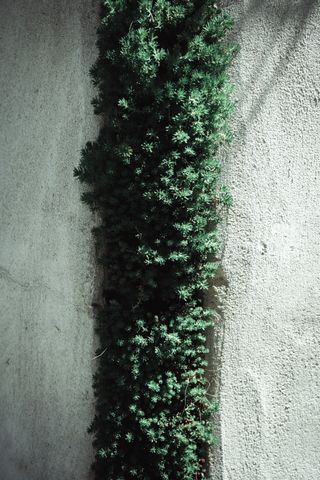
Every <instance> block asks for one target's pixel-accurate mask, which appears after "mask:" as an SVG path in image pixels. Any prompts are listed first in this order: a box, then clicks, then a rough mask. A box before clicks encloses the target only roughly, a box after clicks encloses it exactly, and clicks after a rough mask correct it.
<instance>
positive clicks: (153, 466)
mask: <svg viewBox="0 0 320 480" xmlns="http://www.w3.org/2000/svg"><path fill="white" fill-rule="evenodd" d="M231 27H232V20H231V18H230V17H229V16H228V15H227V14H226V13H224V12H223V11H222V10H221V9H220V8H219V7H218V6H217V5H216V4H215V3H214V2H213V1H210V0H208V1H206V0H104V1H103V2H102V8H101V23H100V27H99V30H98V48H99V57H98V60H97V62H96V63H95V65H94V66H93V68H92V72H91V73H92V77H93V79H94V83H95V85H96V87H97V91H98V95H97V98H95V100H94V102H93V103H94V108H95V113H96V114H98V115H101V116H102V119H103V124H104V126H103V128H102V129H101V131H100V134H99V136H98V138H97V140H96V141H95V142H91V143H87V145H86V147H85V148H84V149H83V152H82V158H81V162H80V165H79V167H78V168H76V169H75V175H76V176H77V177H78V178H79V180H80V181H81V182H85V183H86V184H88V185H89V186H90V188H89V190H88V191H87V192H86V193H84V194H83V201H84V202H86V203H87V204H89V205H90V207H91V208H92V209H93V210H97V211H98V212H99V214H100V217H101V225H100V226H99V227H98V228H95V229H94V234H95V236H96V238H97V242H98V245H100V247H101V248H100V251H103V252H104V253H103V254H101V255H100V257H99V261H100V263H101V264H102V265H103V268H104V270H105V272H106V277H107V285H106V286H105V288H104V291H103V305H102V306H101V307H100V308H99V309H97V314H96V315H97V325H98V333H99V338H100V342H101V348H100V349H99V351H98V352H97V355H98V358H97V361H98V362H99V366H98V369H97V373H96V375H95V381H94V388H95V393H96V416H95V419H94V421H93V424H92V427H91V431H92V432H93V433H94V434H95V441H94V444H95V446H96V450H97V455H96V460H95V463H94V469H95V472H96V479H97V480H102V479H103V480H129V479H140V480H180V479H181V480H200V479H205V478H206V476H207V475H206V465H205V458H206V451H207V448H208V446H209V445H210V444H212V443H213V442H214V440H215V439H214V434H213V427H212V414H213V412H214V410H215V408H216V407H215V404H214V403H213V402H212V401H211V400H210V396H209V395H208V381H207V379H206V367H207V361H206V354H207V349H206V332H207V330H208V328H209V327H210V326H211V325H212V318H213V312H212V311H211V310H210V309H209V308H206V307H205V306H204V304H203V294H204V292H205V291H206V289H207V287H208V281H209V280H210V279H211V278H212V277H213V276H214V273H215V271H216V269H217V262H216V261H215V258H216V256H217V254H218V252H219V248H220V246H219V237H218V233H217V225H218V223H219V220H220V217H221V209H222V207H223V206H224V205H228V204H229V203H230V196H229V194H228V192H227V190H226V189H225V188H223V187H220V186H219V185H220V183H219V174H220V163H219V161H218V159H217V149H218V147H219V146H220V145H221V144H222V143H223V142H225V141H228V139H229V138H230V133H229V130H228V117H229V114H230V112H231V110H232V104H231V101H230V98H229V93H230V85H229V81H228V76H227V74H226V69H227V67H228V65H229V64H230V62H231V60H232V57H233V54H234V52H235V47H234V46H233V45H231V44H229V43H227V42H225V41H224V37H225V35H226V33H227V32H228V30H230V28H231Z"/></svg>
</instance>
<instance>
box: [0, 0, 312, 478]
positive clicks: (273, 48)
mask: <svg viewBox="0 0 320 480" xmlns="http://www.w3.org/2000/svg"><path fill="white" fill-rule="evenodd" d="M96 4H97V2H96V1H92V2H90V1H89V0H75V1H74V0H73V1H69V0H55V1H49V0H37V1H35V0H14V1H13V0H1V2H0V38H1V40H0V62H1V70H0V92H1V95H0V116H1V123H0V168H1V175H0V202H1V228H0V288H1V295H0V297H1V298H0V302H1V304H0V308H1V319H0V479H1V480H44V479H45V480H57V479H59V480H60V479H61V480H72V479H77V480H87V479H88V478H89V474H88V471H89V465H90V462H91V458H92V450H91V444H90V438H89V437H88V435H87V434H86V428H87V426H88V425H89V423H90V420H91V418H92V414H93V408H92V391H91V375H92V369H93V366H94V362H92V356H93V322H92V312H91V310H90V303H91V298H92V292H93V288H94V286H93V282H94V275H95V267H94V263H93V257H94V252H93V246H92V242H91V237H90V227H91V225H92V223H93V219H92V218H91V217H90V214H89V213H88V211H87V209H86V208H85V207H84V206H82V205H81V203H80V201H79V195H80V187H79V185H78V184H77V182H76V181H74V180H73V178H72V169H73V166H75V165H76V164H77V163H78V158H79V151H80V148H81V146H82V145H83V144H84V142H85V141H86V140H87V139H89V138H93V137H94V136H95V133H96V131H97V125H96V123H95V121H94V119H93V115H92V109H91V106H90V100H91V98H92V89H91V86H90V81H89V78H88V76H87V72H88V69H89V67H90V65H91V64H92V62H93V59H94V56H95V49H94V40H95V22H96V16H95V11H94V6H95V5H96ZM226 4H227V6H228V8H229V9H230V11H231V12H232V13H233V14H234V16H235V18H236V30H235V32H236V33H235V36H236V37H237V40H238V41H239V42H240V44H241V47H242V50H241V53H240V54H239V55H238V57H237V60H236V62H235V65H234V68H233V72H232V76H233V81H234V83H235V85H236V90H235V98H236V99H237V102H238V105H237V112H236V114H235V116H234V119H233V129H234V134H235V141H234V143H233V146H232V148H231V150H229V151H228V152H227V153H226V155H225V161H224V164H225V169H224V176H225V182H226V183H227V184H228V185H229V186H230V188H231V191H232V194H233V197H234V207H233V208H232V209H231V210H230V211H229V214H228V216H227V218H226V222H225V225H224V229H223V236H224V239H225V250H224V254H223V263H222V266H223V268H222V271H221V276H220V278H219V281H218V282H217V283H216V285H217V287H216V290H217V294H218V297H217V299H216V303H220V304H221V307H220V309H221V319H220V323H219V325H218V326H217V328H216V330H215V337H214V342H213V345H214V355H215V361H214V364H213V367H214V368H215V369H216V378H218V380H219V382H215V391H216V392H219V393H216V395H217V396H218V397H219V400H220V403H221V408H220V418H218V419H217V422H218V426H219V422H220V427H219V428H220V432H218V433H219V435H220V438H221V444H220V447H219V448H217V449H216V450H215V451H213V452H212V462H213V466H212V478H213V479H214V480H267V479H268V480H291V479H292V480H319V478H320V456H319V454H318V450H319V443H320V428H319V427H320V425H319V423H320V422H319V420H320V418H319V417H320V413H319V401H320V398H319V397H320V391H319V383H320V373H319V366H318V362H319V359H318V358H319V353H320V346H319V338H320V336H319V333H320V332H319V330H320V322H319V320H320V318H319V316H320V298H319V293H320V291H319V290H320V282H319V274H320V269H319V264H320V262H319V260H320V258H319V257H320V241H319V238H320V236H319V235H320V213H319V202H320V173H319V171H320V166H319V165H320V164H319V153H320V152H319V150H320V138H319V137H320V135H319V133H320V132H319V120H320V113H319V104H320V81H319V75H320V63H319V52H320V49H319V47H320V44H319V40H320V31H319V24H320V1H319V0H314V1H310V0H309V1H308V0H304V1H302V0H300V1H294V0H291V1H289V0H277V1H275V0H268V1H267V0H265V1H262V0H255V1H248V0H237V1H231V0H230V1H227V0H226ZM217 358H218V361H217Z"/></svg>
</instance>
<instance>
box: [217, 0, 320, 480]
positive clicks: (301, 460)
mask: <svg viewBox="0 0 320 480" xmlns="http://www.w3.org/2000/svg"><path fill="white" fill-rule="evenodd" d="M227 4H228V6H229V8H230V11H232V13H233V14H234V16H235V18H236V37H237V40H238V41H239V42H240V44H241V53H240V54H239V55H238V58H237V61H236V63H235V66H234V70H233V81H234V83H235V85H236V91H235V97H236V98H237V100H238V105H237V113H236V115H235V117H234V122H233V123H234V134H235V142H234V145H233V147H232V150H231V152H229V153H228V158H227V160H226V166H225V177H226V179H225V181H226V183H227V184H228V185H229V186H230V187H231V190H232V194H233V197H234V207H233V208H232V209H231V210H230V212H229V215H228V218H227V221H226V225H225V229H224V234H225V251H224V256H223V270H224V276H225V279H224V280H223V281H222V282H220V287H219V290H220V293H221V292H222V293H223V294H224V297H223V298H222V303H223V305H224V335H222V333H221V332H222V330H223V329H222V328H221V331H220V341H221V342H222V343H223V348H222V369H221V385H220V402H221V410H220V413H221V444H222V459H221V458H220V462H218V461H217V459H215V460H216V467H215V469H214V471H215V473H214V475H213V478H215V479H216V480H221V479H223V480H267V479H268V480H319V478H320V455H319V444H320V408H319V405H320V388H319V384H320V370H319V355H320V344H319V342H320V279H319V277H320V210H319V205H320V163H319V157H320V132H319V123H320V109H319V104H320V62H319V53H320V30H319V24H320V1H319V0H314V1H311V0H299V1H297V0H295V1H294V0H271V1H270V0H268V1H261V0H253V1H249V0H234V1H228V2H227ZM222 337H223V338H222ZM220 454H221V452H220Z"/></svg>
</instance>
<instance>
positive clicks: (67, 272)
mask: <svg viewBox="0 0 320 480" xmlns="http://www.w3.org/2000/svg"><path fill="white" fill-rule="evenodd" d="M95 4H96V2H95ZM95 22H96V15H95V12H94V10H93V6H92V4H91V1H87V0H76V1H74V0H73V1H69V0H55V1H49V0H37V1H34V0H1V2H0V37H1V41H0V42H1V43H0V62H1V70H0V92H1V96H0V116H1V124H0V169H1V175H0V205H1V226H0V245H1V247H0V310H1V321H0V479H1V480H57V479H59V480H67V479H68V480H72V479H77V480H86V479H88V478H89V474H88V471H89V467H90V463H91V458H92V449H91V439H90V437H89V435H88V434H87V432H86V429H87V427H88V425H89V423H90V421H91V419H92V414H93V409H92V404H93V402H92V390H91V383H92V367H93V363H94V362H92V357H93V353H92V351H93V322H92V315H91V312H90V307H89V305H90V301H91V297H92V288H93V285H92V283H93V278H94V267H93V262H92V256H93V252H92V242H91V235H90V228H91V226H92V219H91V217H90V215H89V213H88V210H87V209H86V208H85V206H83V205H81V203H80V200H79V197H80V187H79V185H78V183H77V182H76V181H75V180H74V179H73V177H72V170H73V167H74V166H75V165H76V164H77V163H78V160H79V153H80V149H81V147H82V146H83V144H84V142H85V141H86V140H88V139H89V138H91V137H94V136H95V133H96V130H97V126H96V125H95V120H94V119H93V115H92V108H91V105H90V100H91V98H92V88H91V84H90V79H89V78H88V69H89V67H90V65H91V64H92V61H93V59H94V57H95V55H96V52H95V49H94V42H95Z"/></svg>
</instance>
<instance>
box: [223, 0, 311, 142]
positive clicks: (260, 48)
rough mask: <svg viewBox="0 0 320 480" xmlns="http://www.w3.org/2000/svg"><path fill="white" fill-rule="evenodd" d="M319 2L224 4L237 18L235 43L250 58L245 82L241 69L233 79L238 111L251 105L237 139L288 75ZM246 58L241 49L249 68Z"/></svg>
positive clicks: (273, 0)
mask: <svg viewBox="0 0 320 480" xmlns="http://www.w3.org/2000/svg"><path fill="white" fill-rule="evenodd" d="M317 3H318V2H317V0H298V1H294V0H285V1H283V0H281V1H279V0H271V1H269V0H268V1H265V2H263V1H261V0H252V1H250V0H249V1H246V0H244V1H242V2H241V5H239V2H238V1H234V0H230V1H225V2H224V5H225V6H226V7H227V8H228V9H229V10H230V11H231V12H232V14H233V15H234V17H235V29H234V40H235V41H236V42H237V43H239V44H240V47H241V48H242V49H243V50H245V55H246V56H247V57H248V63H247V64H248V69H247V70H246V72H245V74H246V78H245V80H243V79H242V78H241V73H240V74H239V72H238V71H237V66H236V67H235V75H234V77H235V78H234V80H233V81H234V84H235V87H236V88H235V91H236V95H237V96H238V97H239V96H240V98H239V101H237V105H236V109H237V111H242V112H243V111H244V109H243V107H244V106H245V105H246V106H247V108H246V109H245V112H246V113H245V115H243V117H242V119H241V121H240V122H239V124H238V127H237V137H238V138H240V139H241V140H242V141H243V140H244V138H245V134H246V127H247V125H250V124H251V123H252V122H253V121H254V120H255V119H256V117H257V115H258V114H259V112H260V110H261V109H262V108H263V106H264V104H265V102H266V99H267V97H268V95H269V94H270V93H271V92H272V90H273V88H274V87H275V85H276V84H277V82H278V80H279V79H280V78H281V77H282V76H283V75H284V73H285V72H286V69H287V66H288V64H289V62H291V61H292V59H293V58H294V55H295V53H296V51H297V49H298V47H299V46H300V45H301V43H302V42H303V39H304V37H305V33H306V26H307V23H308V18H309V17H310V15H312V14H313V12H314V8H315V6H316V5H317ZM259 24H260V25H261V37H260V38H257V36H256V27H257V25H259ZM251 29H252V35H250V30H251ZM253 29H255V31H253ZM244 32H245V34H244V35H243V33H244ZM246 42H247V45H246ZM248 42H249V43H250V45H248ZM242 55H243V53H242V51H241V50H240V53H239V59H238V61H239V63H241V64H242V65H245V62H243V60H242ZM250 59H251V60H250ZM237 63H238V62H236V64H237ZM250 64H251V65H254V68H253V70H250Z"/></svg>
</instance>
